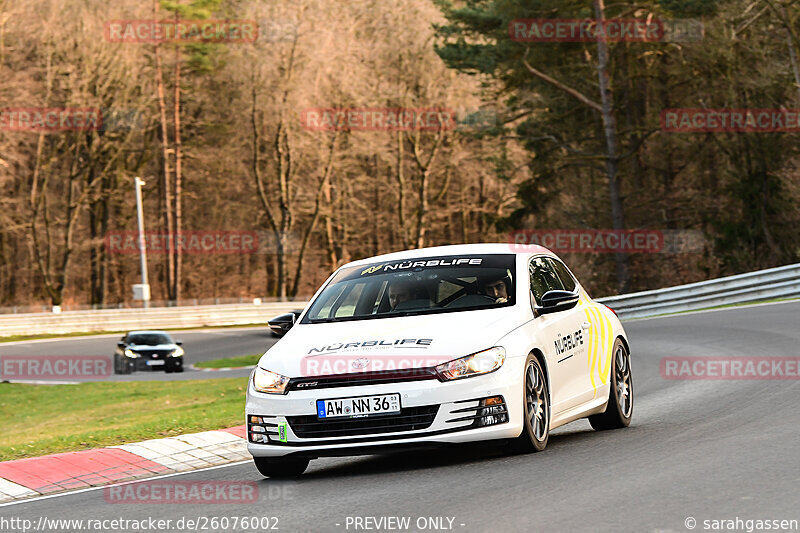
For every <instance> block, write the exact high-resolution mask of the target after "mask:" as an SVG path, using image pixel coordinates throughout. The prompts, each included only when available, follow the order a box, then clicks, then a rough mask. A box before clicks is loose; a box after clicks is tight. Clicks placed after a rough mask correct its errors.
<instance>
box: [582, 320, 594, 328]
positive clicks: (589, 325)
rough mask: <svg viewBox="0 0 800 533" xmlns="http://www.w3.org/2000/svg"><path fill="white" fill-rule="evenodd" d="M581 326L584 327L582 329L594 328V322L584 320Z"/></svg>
mask: <svg viewBox="0 0 800 533" xmlns="http://www.w3.org/2000/svg"><path fill="white" fill-rule="evenodd" d="M581 328H582V329H592V323H591V322H589V321H588V320H584V321H583V322H582V323H581Z"/></svg>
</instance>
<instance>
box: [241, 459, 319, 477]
mask: <svg viewBox="0 0 800 533" xmlns="http://www.w3.org/2000/svg"><path fill="white" fill-rule="evenodd" d="M253 462H254V463H255V464H256V468H257V469H258V471H259V472H261V475H262V476H264V477H274V478H287V477H297V476H300V475H302V474H303V472H305V471H306V468H308V463H309V459H304V458H300V457H253Z"/></svg>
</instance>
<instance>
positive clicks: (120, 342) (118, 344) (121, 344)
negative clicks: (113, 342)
mask: <svg viewBox="0 0 800 533" xmlns="http://www.w3.org/2000/svg"><path fill="white" fill-rule="evenodd" d="M117 346H118V347H120V348H122V347H123V346H125V343H124V342H122V341H118V342H117Z"/></svg>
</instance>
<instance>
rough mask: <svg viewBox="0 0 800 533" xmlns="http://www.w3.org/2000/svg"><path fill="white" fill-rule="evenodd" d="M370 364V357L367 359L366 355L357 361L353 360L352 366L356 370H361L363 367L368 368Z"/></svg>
mask: <svg viewBox="0 0 800 533" xmlns="http://www.w3.org/2000/svg"><path fill="white" fill-rule="evenodd" d="M368 364H369V359H367V358H366V357H362V358H361V359H356V360H355V361H353V362H352V364H351V365H350V366H352V367H353V368H355V369H356V370H360V369H362V368H366V367H367V365H368Z"/></svg>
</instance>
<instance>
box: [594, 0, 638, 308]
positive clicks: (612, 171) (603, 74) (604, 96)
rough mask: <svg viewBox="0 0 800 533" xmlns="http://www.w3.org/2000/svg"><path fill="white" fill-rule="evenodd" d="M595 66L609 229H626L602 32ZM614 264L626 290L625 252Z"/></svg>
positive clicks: (600, 12)
mask: <svg viewBox="0 0 800 533" xmlns="http://www.w3.org/2000/svg"><path fill="white" fill-rule="evenodd" d="M604 4H605V2H604V0H594V10H595V18H596V19H597V26H598V27H602V26H603V25H604V21H605V5H604ZM597 52H598V54H597V55H598V64H597V74H598V77H599V79H600V105H601V107H602V115H603V126H604V130H605V137H606V145H607V148H608V157H607V159H606V169H607V171H608V189H609V193H610V195H611V222H612V227H613V228H614V229H615V230H617V231H620V230H623V229H625V216H624V213H623V209H622V198H621V197H620V191H619V183H618V182H617V174H618V171H619V149H618V145H617V121H616V118H615V117H614V109H613V107H614V96H613V94H612V92H611V83H610V80H609V73H608V61H609V51H608V41H607V40H606V37H605V34H604V33H603V32H598V38H597ZM614 263H615V265H616V270H617V285H618V287H619V291H620V293H625V292H627V290H628V285H629V279H628V257H627V255H625V254H624V253H619V252H618V253H615V254H614Z"/></svg>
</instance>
